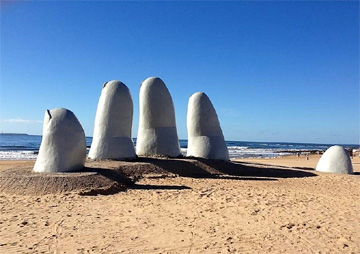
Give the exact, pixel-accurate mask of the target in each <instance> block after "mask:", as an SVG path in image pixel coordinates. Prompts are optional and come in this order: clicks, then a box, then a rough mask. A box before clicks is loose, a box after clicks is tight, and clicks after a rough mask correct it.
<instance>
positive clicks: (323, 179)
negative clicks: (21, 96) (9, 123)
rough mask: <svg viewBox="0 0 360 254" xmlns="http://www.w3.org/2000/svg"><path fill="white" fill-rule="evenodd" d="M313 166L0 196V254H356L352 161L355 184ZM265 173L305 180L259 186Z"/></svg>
mask: <svg viewBox="0 0 360 254" xmlns="http://www.w3.org/2000/svg"><path fill="white" fill-rule="evenodd" d="M317 160H318V157H317V156H315V155H314V156H310V158H309V160H306V158H305V157H300V158H298V157H296V156H289V157H283V158H276V159H244V160H240V162H239V163H240V164H243V165H247V166H249V167H250V166H251V167H252V171H251V172H253V175H248V174H247V175H246V176H245V175H242V174H239V175H228V176H226V175H225V176H221V177H191V176H180V175H179V174H176V173H175V174H174V173H172V174H165V175H164V174H149V175H146V176H145V177H143V178H140V179H139V180H138V182H137V183H136V185H135V186H134V187H132V188H130V189H128V190H127V191H123V192H118V193H115V194H111V195H86V196H84V195H78V194H76V193H72V192H71V193H65V194H48V195H20V194H16V195H15V194H8V193H0V211H1V213H0V252H1V253H16V252H18V253H269V252H271V253H360V241H359V239H360V216H359V211H360V202H359V200H360V175H359V174H360V173H359V172H360V160H359V157H356V158H354V159H353V166H354V171H355V173H356V174H355V175H336V174H326V173H317V172H316V171H314V170H313V168H314V167H315V166H316V163H317ZM33 164H34V161H0V168H1V171H3V170H7V169H9V168H14V167H15V168H19V167H31V166H32V165H33ZM109 165H110V166H111V163H110V164H109ZM114 165H115V164H114ZM264 165H276V168H278V169H281V170H284V171H285V170H294V171H296V172H304V173H303V174H281V171H276V172H277V173H276V174H271V175H269V176H264V174H262V173H261V172H263V170H264V169H263V166H264ZM256 172H258V173H256ZM279 172H280V173H279ZM309 173H311V175H312V176H310V174H309Z"/></svg>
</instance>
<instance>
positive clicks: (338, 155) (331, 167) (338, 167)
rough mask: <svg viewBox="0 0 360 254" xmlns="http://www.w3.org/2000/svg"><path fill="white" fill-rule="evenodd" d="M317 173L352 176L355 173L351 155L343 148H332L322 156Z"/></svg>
mask: <svg viewBox="0 0 360 254" xmlns="http://www.w3.org/2000/svg"><path fill="white" fill-rule="evenodd" d="M316 171H320V172H329V173H340V174H352V173H353V172H354V170H353V166H352V163H351V159H350V156H349V153H348V152H347V151H346V150H345V149H344V148H343V147H341V146H332V147H330V148H329V149H327V150H326V152H325V153H324V154H323V155H322V156H321V158H320V160H319V162H318V164H317V166H316Z"/></svg>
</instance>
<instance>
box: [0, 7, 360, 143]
mask: <svg viewBox="0 0 360 254" xmlns="http://www.w3.org/2000/svg"><path fill="white" fill-rule="evenodd" d="M0 7H1V39H0V42H1V56H0V58H1V66H0V67H1V78H0V81H1V87H0V109H1V115H0V125H1V126H0V131H3V132H26V133H29V134H41V132H42V123H41V121H42V120H43V116H44V112H45V110H46V109H52V108H56V107H64V108H68V109H70V110H72V111H73V112H74V113H75V114H76V115H77V117H78V119H79V120H80V122H81V123H82V125H83V127H84V129H85V132H86V134H87V135H88V136H92V132H93V124H94V117H95V112H96V106H97V102H98V98H99V95H100V92H101V87H102V84H103V83H104V82H105V81H109V80H113V79H117V80H121V81H123V82H124V83H125V84H126V85H127V86H128V87H129V88H130V91H131V93H132V96H133V101H134V121H133V136H134V137H136V134H137V127H138V117H139V116H138V94H139V86H140V82H141V81H143V80H144V79H146V78H147V77H149V76H158V77H161V78H162V79H163V80H164V82H165V83H166V84H167V86H168V89H169V91H170V93H171V94H172V97H173V100H174V104H175V111H176V118H177V127H178V133H179V137H180V138H186V137H187V132H186V110H187V103H188V98H189V96H190V95H191V94H193V93H194V92H197V91H203V92H205V93H207V95H208V96H209V97H210V99H211V100H212V102H213V104H214V106H215V108H216V110H217V113H218V116H219V119H220V122H221V125H222V129H223V132H224V135H225V138H226V139H227V140H246V141H289V142H314V143H358V142H359V115H360V113H359V112H360V109H359V96H360V94H359V3H358V2H357V1H353V2H345V1H341V2H340V1H337V2H335V1H334V2H324V1H319V2H316V1H311V2H310V1H309V2H304V1H299V2H291V1H289V2H288V1H274V2H270V1H269V2H268V1H266V2H259V1H255V2H120V1H119V2H117V1H110V2H89V1H84V2H76V1H69V2H66V1H65V2H13V1H12V2H4V1H2V2H1V5H0Z"/></svg>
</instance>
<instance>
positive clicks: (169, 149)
mask: <svg viewBox="0 0 360 254" xmlns="http://www.w3.org/2000/svg"><path fill="white" fill-rule="evenodd" d="M139 103H140V107H139V111H140V112H139V130H138V135H137V141H136V153H137V155H150V156H158V155H160V156H169V157H177V156H179V155H180V154H181V153H180V144H179V139H178V135H177V130H176V121H175V109H174V103H173V100H172V98H171V95H170V92H169V90H168V89H167V87H166V85H165V83H164V82H163V81H162V80H161V79H160V78H157V77H150V78H147V79H146V80H145V81H143V82H142V84H141V86H140V95H139Z"/></svg>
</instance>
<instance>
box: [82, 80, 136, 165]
mask: <svg viewBox="0 0 360 254" xmlns="http://www.w3.org/2000/svg"><path fill="white" fill-rule="evenodd" d="M132 119H133V101H132V97H131V94H130V91H129V88H128V87H127V86H126V85H125V84H124V83H122V82H121V81H117V80H112V81H109V82H106V83H105V84H104V85H103V88H102V90H101V95H100V98H99V103H98V106H97V111H96V116H95V126H94V135H93V141H92V144H91V148H90V151H89V156H88V157H89V158H90V159H126V158H135V157H136V154H135V148H134V143H133V141H132V138H131V127H132Z"/></svg>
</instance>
